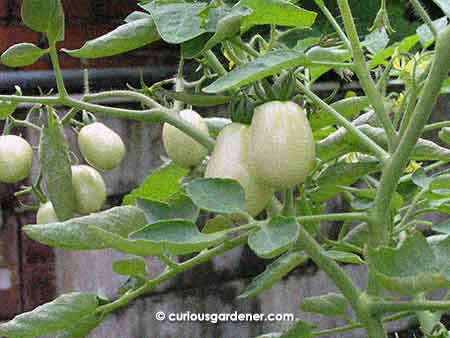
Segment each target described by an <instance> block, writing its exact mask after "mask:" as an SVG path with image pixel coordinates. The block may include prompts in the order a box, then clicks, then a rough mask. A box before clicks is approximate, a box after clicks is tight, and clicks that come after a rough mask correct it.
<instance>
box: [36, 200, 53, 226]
mask: <svg viewBox="0 0 450 338" xmlns="http://www.w3.org/2000/svg"><path fill="white" fill-rule="evenodd" d="M54 222H58V217H57V216H56V213H55V209H54V208H53V204H52V202H47V203H44V204H42V205H41V206H40V207H39V210H38V212H37V214H36V224H47V223H54Z"/></svg>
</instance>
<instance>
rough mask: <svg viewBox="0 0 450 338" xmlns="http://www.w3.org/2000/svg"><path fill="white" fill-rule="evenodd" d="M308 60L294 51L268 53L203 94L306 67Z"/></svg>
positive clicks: (237, 70)
mask: <svg viewBox="0 0 450 338" xmlns="http://www.w3.org/2000/svg"><path fill="white" fill-rule="evenodd" d="M308 63H309V60H308V58H307V57H306V56H305V54H304V53H302V52H299V51H296V50H277V51H273V52H268V53H266V54H264V55H262V56H260V57H258V58H256V59H255V60H253V61H251V62H249V63H247V64H245V65H243V66H242V67H239V68H236V69H234V70H233V71H231V72H229V73H228V74H227V75H225V76H224V77H221V78H219V79H218V80H216V81H215V82H213V83H212V84H210V85H209V86H207V87H205V88H204V89H203V91H204V92H205V93H218V92H222V91H225V90H227V89H231V88H235V89H238V88H240V87H243V86H245V85H248V84H250V83H253V82H255V81H258V80H261V79H264V78H265V77H267V76H270V75H274V74H276V73H278V72H280V71H281V70H284V69H289V68H294V67H297V66H300V65H307V64H308Z"/></svg>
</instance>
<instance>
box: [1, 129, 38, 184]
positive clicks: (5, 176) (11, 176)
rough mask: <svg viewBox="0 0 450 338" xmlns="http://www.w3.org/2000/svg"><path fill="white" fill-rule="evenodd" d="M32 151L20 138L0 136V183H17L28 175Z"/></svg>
mask: <svg viewBox="0 0 450 338" xmlns="http://www.w3.org/2000/svg"><path fill="white" fill-rule="evenodd" d="M32 161H33V149H32V148H31V146H30V144H29V143H28V142H27V141H25V140H24V139H23V138H22V137H19V136H16V135H3V136H0V182H4V183H17V182H19V181H22V180H23V179H24V178H26V177H27V176H28V175H29V174H30V170H31V164H32Z"/></svg>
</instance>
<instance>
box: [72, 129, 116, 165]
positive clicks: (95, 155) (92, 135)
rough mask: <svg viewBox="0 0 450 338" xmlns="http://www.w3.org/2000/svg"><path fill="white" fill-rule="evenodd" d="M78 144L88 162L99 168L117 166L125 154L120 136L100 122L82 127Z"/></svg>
mask: <svg viewBox="0 0 450 338" xmlns="http://www.w3.org/2000/svg"><path fill="white" fill-rule="evenodd" d="M78 145H79V147H80V151H81V154H83V157H84V159H85V160H86V162H87V163H89V164H90V165H91V166H93V167H95V168H97V169H99V170H112V169H115V168H117V167H118V166H119V165H120V163H121V162H122V160H123V157H124V155H125V145H124V144H123V141H122V139H121V138H120V136H119V135H118V134H117V133H116V132H115V131H113V130H112V129H110V128H108V127H107V126H105V125H104V124H103V123H99V122H95V123H92V124H88V125H87V126H84V127H83V128H81V130H80V133H79V134H78Z"/></svg>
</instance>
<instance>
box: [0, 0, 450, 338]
mask: <svg viewBox="0 0 450 338" xmlns="http://www.w3.org/2000/svg"><path fill="white" fill-rule="evenodd" d="M434 2H435V3H436V5H437V6H438V7H439V8H440V9H441V10H442V12H443V16H442V17H441V18H439V19H438V20H435V21H433V20H432V19H431V18H430V16H429V14H428V13H427V11H426V10H425V8H424V7H423V5H422V4H421V3H420V1H419V0H410V3H411V6H412V7H413V8H414V9H415V11H416V12H417V14H418V16H419V17H420V18H421V20H422V21H423V24H422V25H421V26H420V27H419V28H418V29H417V31H416V34H413V35H411V36H407V37H405V38H404V39H403V40H401V41H390V40H391V38H390V37H391V36H390V34H392V28H394V29H395V24H393V25H392V26H391V23H390V22H389V13H388V12H387V8H388V7H387V6H386V2H385V1H382V2H381V6H380V11H379V12H378V14H377V16H376V19H375V22H374V23H373V26H372V28H371V31H370V32H369V33H368V34H367V35H365V36H359V35H358V33H357V29H356V25H355V21H357V20H358V18H354V17H353V15H352V12H351V8H350V6H349V3H348V0H336V3H337V5H338V8H339V11H340V16H341V19H342V20H341V21H342V24H340V23H339V22H338V21H337V20H336V19H335V18H334V16H333V15H331V13H330V11H329V10H328V8H327V7H326V5H325V2H324V1H322V0H315V3H316V5H317V8H318V11H320V13H321V14H319V13H316V12H312V11H309V10H305V9H303V8H301V7H300V6H298V5H297V4H295V2H289V1H285V0H251V1H250V0H241V1H239V2H238V3H236V4H234V5H231V4H229V3H227V2H225V1H221V0H218V1H212V2H201V1H199V2H183V1H177V0H175V1H169V2H166V1H140V2H139V6H140V8H141V10H140V11H136V12H133V13H131V14H130V15H129V16H128V17H127V18H125V23H124V24H122V25H120V26H119V27H117V28H116V29H114V30H112V31H111V32H109V33H107V34H105V35H103V36H100V37H98V38H96V39H94V40H90V41H87V42H86V43H85V44H84V45H83V46H80V48H79V49H75V50H67V49H59V48H58V42H60V41H63V40H64V39H66V38H67V39H70V36H67V37H66V36H65V35H66V34H65V33H66V32H65V29H64V12H63V7H62V5H61V2H60V1H59V0H23V1H22V11H21V14H22V19H23V22H24V24H25V25H26V26H27V27H28V28H30V29H32V30H34V31H36V32H40V33H43V34H45V35H46V37H47V40H48V46H46V48H41V47H38V46H35V45H33V44H30V43H22V44H17V45H14V46H11V47H10V48H8V49H7V50H6V51H5V52H4V53H3V55H2V57H1V60H2V62H3V63H4V64H5V65H6V66H12V67H21V66H26V65H29V64H32V63H34V62H36V61H37V60H38V59H40V58H41V57H43V56H45V55H48V56H49V57H50V60H51V63H52V66H53V70H54V74H55V79H56V94H55V95H50V94H49V95H42V96H27V95H24V94H23V93H22V91H21V90H20V88H17V87H16V92H15V93H14V94H12V95H0V118H2V119H5V120H6V121H5V128H4V132H3V136H1V137H0V181H2V182H6V183H15V182H18V181H20V180H22V179H24V178H25V177H26V176H28V175H29V172H30V168H31V161H32V157H33V152H32V148H31V147H30V145H29V144H28V143H27V142H26V141H25V140H23V139H22V138H20V137H18V136H13V135H12V134H11V132H12V131H13V129H15V128H19V127H20V128H31V129H34V130H35V131H37V132H39V133H40V134H41V137H40V141H39V164H40V166H39V175H37V177H32V178H30V179H29V183H30V184H31V185H30V186H24V187H22V189H21V190H20V191H19V192H17V193H16V196H18V197H20V196H23V195H26V194H31V195H32V196H33V197H34V198H35V200H36V202H37V205H38V207H36V206H34V207H36V209H38V208H39V210H38V214H37V223H40V224H30V225H27V226H25V227H24V228H23V231H24V232H25V234H26V235H27V236H28V237H30V238H32V239H34V240H36V241H39V242H41V243H44V244H46V245H49V246H52V247H56V248H61V249H66V250H79V251H82V250H101V249H113V250H116V251H119V252H124V253H127V254H130V255H133V257H132V258H130V259H129V260H124V261H118V262H115V264H114V266H113V267H112V268H113V270H114V271H115V272H117V273H119V274H122V275H127V276H128V277H129V278H130V281H132V283H128V284H127V286H126V287H124V288H125V289H124V288H122V289H121V290H120V292H119V291H118V293H117V297H116V298H115V299H113V300H104V299H102V298H100V297H98V296H97V295H95V294H91V293H71V294H65V295H62V296H60V297H58V298H57V299H55V300H54V301H53V302H50V303H48V304H45V305H43V306H42V307H38V308H37V309H35V310H33V311H30V312H26V313H24V314H21V315H19V316H17V317H16V318H14V319H13V320H11V321H9V322H6V323H3V324H1V325H0V335H2V336H7V337H36V336H42V335H54V334H57V333H61V334H62V335H63V336H71V337H82V336H86V335H88V334H89V332H90V331H92V330H93V329H94V328H95V327H97V326H99V325H101V322H102V320H103V319H104V318H105V317H106V316H107V315H108V314H111V313H113V312H115V311H117V310H119V309H121V308H123V307H125V306H126V305H127V304H129V303H130V302H132V301H134V300H135V299H137V298H138V297H140V296H142V295H144V294H146V293H148V292H150V291H152V290H153V289H154V288H156V287H157V286H158V285H159V284H160V283H162V282H164V281H166V280H167V279H169V278H171V277H174V276H176V275H178V274H180V273H183V272H184V271H186V270H188V269H191V268H192V267H194V266H196V265H198V264H200V263H203V262H205V261H208V260H211V259H212V258H213V257H215V256H217V255H220V254H223V253H225V252H227V251H229V250H232V249H234V248H236V247H239V246H244V245H248V247H249V248H250V249H251V250H252V251H253V252H254V253H255V254H256V255H257V256H259V257H261V258H262V259H274V262H273V263H272V264H270V265H268V266H267V269H266V271H264V272H263V273H262V274H261V275H259V276H257V277H256V278H255V279H254V280H253V281H252V282H251V283H250V284H249V285H248V287H247V289H246V290H245V291H244V293H243V294H242V295H241V297H254V296H257V295H258V294H260V293H261V292H264V291H265V290H267V289H268V288H270V287H272V286H273V285H274V284H275V283H277V282H278V281H280V280H281V279H282V278H283V277H284V276H286V274H288V273H289V272H290V271H292V270H293V269H295V268H296V267H298V266H300V265H301V264H304V263H305V262H306V261H308V260H312V261H313V262H314V263H315V264H316V265H317V266H318V268H320V269H322V270H323V271H324V272H325V273H326V274H327V275H328V276H329V278H330V279H331V280H333V282H334V283H335V285H336V287H337V289H338V290H339V292H340V293H339V294H336V293H333V294H324V295H321V296H320V297H311V298H307V299H302V301H301V304H300V308H301V309H302V310H303V311H305V312H313V313H319V314H321V315H324V316H329V317H339V318H341V319H342V318H344V319H345V320H346V321H348V322H349V323H348V324H347V325H345V326H342V327H334V328H330V329H328V330H325V331H321V330H316V329H314V325H312V324H311V323H305V322H303V321H298V322H296V323H294V325H293V326H292V327H291V328H288V329H287V330H286V331H285V332H273V333H269V334H268V335H269V336H270V337H282V338H287V337H299V338H300V337H301V338H311V337H318V336H321V335H325V334H328V335H329V334H337V333H340V332H344V331H350V330H353V329H356V328H363V329H364V330H365V331H366V334H367V337H369V338H384V337H387V332H386V329H385V324H386V323H387V322H392V321H397V320H400V319H402V318H405V317H411V316H415V317H416V318H417V320H418V321H419V323H420V329H421V331H422V333H423V335H424V336H426V337H440V338H444V337H449V336H450V333H449V331H448V329H447V328H446V327H445V326H444V324H443V323H442V322H441V319H442V318H441V317H442V315H443V313H445V312H446V311H449V310H450V301H449V300H448V296H445V297H444V298H442V299H440V300H431V299H430V298H429V293H430V292H432V291H434V290H436V289H447V290H449V289H450V265H449V261H450V260H449V258H450V225H449V223H448V221H447V222H444V223H441V224H435V223H433V222H430V221H427V220H424V219H423V218H422V216H423V215H424V214H428V213H430V212H433V213H442V214H447V215H448V214H450V207H449V206H450V204H449V201H450V189H449V174H448V164H449V163H450V149H448V144H449V139H450V137H449V135H450V129H449V128H450V121H439V122H435V123H430V122H429V120H430V116H431V113H432V111H433V108H434V107H435V105H436V102H437V100H438V98H439V96H441V95H445V94H448V93H449V88H450V79H449V71H450V44H449V41H450V25H449V18H450V10H449V6H448V1H444V0H434ZM318 15H323V16H324V17H325V18H326V19H327V20H328V21H329V22H330V25H331V26H332V27H333V28H334V29H335V31H336V34H335V35H333V36H324V37H312V36H311V37H307V38H305V39H300V40H297V38H292V36H296V35H295V33H297V32H298V30H299V29H300V30H304V29H305V28H308V27H311V26H313V25H314V22H315V19H316V17H317V16H318ZM254 27H258V30H255V29H252V28H254ZM292 39H294V41H292ZM158 40H163V41H164V42H165V43H168V44H173V45H178V46H180V63H179V66H178V72H177V74H176V75H175V76H173V77H171V78H169V79H165V80H163V81H160V82H156V83H153V84H152V85H151V86H148V85H147V84H145V83H144V82H141V86H140V88H131V87H129V88H128V89H124V90H111V91H103V92H99V93H90V94H86V95H84V96H83V97H82V98H81V99H78V98H75V97H74V96H73V95H71V94H70V93H69V92H68V91H67V88H66V86H65V83H64V78H63V74H62V72H61V69H60V65H59V55H60V53H66V54H68V55H70V56H72V57H75V58H83V59H95V58H102V57H112V56H115V55H119V54H123V53H126V52H128V51H130V50H134V49H137V48H140V47H143V46H146V45H149V44H152V43H153V42H155V41H158ZM289 40H290V41H289ZM224 61H225V62H226V63H224ZM185 62H190V63H193V64H195V65H197V68H195V71H194V73H192V72H188V71H187V67H185ZM330 72H334V73H335V74H336V76H339V77H340V78H341V79H342V81H350V80H352V81H357V83H358V85H359V87H360V89H361V91H360V92H359V94H357V93H355V92H349V93H346V95H345V97H343V98H342V97H339V95H337V94H336V93H337V89H338V88H336V90H335V93H333V95H330V96H329V97H327V98H322V97H320V96H319V95H317V94H316V92H315V91H316V87H315V84H316V82H317V80H318V79H319V78H320V77H321V76H322V75H323V74H327V73H330ZM392 80H395V83H396V86H391V82H392ZM116 97H126V98H127V99H130V100H133V101H136V102H137V103H139V104H140V105H141V107H142V108H141V109H124V108H120V107H111V106H105V105H103V104H101V100H103V99H105V98H116ZM19 103H28V104H31V105H32V108H31V109H30V111H29V113H28V114H27V115H26V117H25V118H24V119H19V118H17V116H16V117H15V114H14V112H15V109H16V107H17V105H18V104H19ZM227 104H228V109H227V110H226V113H227V116H226V117H206V114H204V113H203V111H205V109H209V110H210V111H218V110H219V109H222V110H223V108H224V107H225V108H226V105H227ZM56 106H58V107H59V106H64V107H66V108H68V109H69V110H68V113H66V114H65V115H62V114H58V113H57V112H56V111H55V109H54V108H55V107H56ZM194 109H195V110H194ZM36 112H40V113H39V116H40V117H41V118H40V119H37V120H39V121H40V122H38V123H37V122H36V119H32V118H31V115H33V114H34V113H36ZM78 112H80V113H78ZM199 112H201V113H199ZM102 116H108V117H112V118H119V119H128V120H134V121H140V122H144V123H160V124H162V125H163V127H162V128H163V133H162V139H163V143H164V147H165V150H166V152H167V155H168V157H169V160H168V161H167V163H164V165H162V166H161V167H160V168H158V169H157V170H155V171H154V172H153V173H151V174H150V175H149V176H148V177H147V178H146V179H145V180H144V182H142V184H141V185H140V186H138V187H137V188H136V189H134V190H133V191H132V192H130V193H129V194H128V195H126V196H125V198H124V200H123V203H122V205H121V206H118V207H114V208H110V209H107V210H103V208H104V204H105V201H106V194H107V193H106V186H105V183H104V181H103V178H102V175H101V174H100V173H99V172H98V171H97V170H96V169H94V167H95V168H97V169H99V170H110V169H113V168H116V167H117V166H120V164H121V162H122V158H123V157H124V156H125V147H124V144H123V142H122V140H121V139H120V137H119V136H118V135H117V134H116V133H115V132H114V131H112V130H111V129H109V128H108V127H106V126H105V125H103V124H102V123H101V122H95V123H92V122H93V120H95V119H96V118H99V119H100V118H101V117H102ZM208 116H209V115H208ZM67 127H72V128H75V129H76V130H79V139H78V140H79V148H80V150H81V153H82V155H83V157H84V159H85V160H86V161H87V163H88V164H89V165H84V164H81V165H80V164H78V163H77V162H76V160H75V159H74V158H73V156H71V151H70V146H69V144H68V142H67V140H66V137H65V128H67ZM429 131H438V134H439V137H440V140H441V141H443V142H442V143H440V144H439V143H437V142H436V140H433V139H427V138H426V136H427V135H428V134H426V133H425V132H429ZM336 196H341V197H342V198H343V199H344V200H345V201H346V202H347V203H346V204H347V207H346V209H345V210H340V212H333V213H324V210H325V203H327V202H328V201H330V200H331V199H333V198H334V197H336ZM30 207H33V206H30ZM202 211H208V212H211V213H213V214H217V215H216V217H215V218H214V219H213V220H212V221H210V222H208V223H207V225H206V226H205V228H203V229H202V231H200V228H199V225H198V224H197V220H198V218H199V214H200V212H202ZM325 221H335V222H343V224H342V225H341V226H340V227H339V231H338V232H339V234H338V236H337V239H335V238H329V237H328V236H327V235H326V234H324V233H322V231H321V227H320V225H321V223H322V222H325ZM422 225H426V226H428V231H426V232H424V231H422V229H423V227H421V226H422ZM336 226H337V225H336ZM187 254H189V255H192V258H190V259H189V260H187V261H184V262H182V263H176V262H175V260H173V259H172V257H173V256H177V255H187ZM145 256H155V257H157V258H159V259H160V260H161V261H162V262H163V263H164V264H165V265H167V267H166V269H165V270H164V271H163V272H162V273H161V274H160V275H158V276H157V277H155V278H149V276H148V273H147V268H146V263H145V261H144V260H143V259H142V257H145ZM341 262H345V263H349V262H350V263H354V264H361V265H363V266H364V267H365V268H366V270H367V274H368V284H367V287H365V288H363V289H361V288H359V287H357V286H356V285H355V283H354V282H353V280H352V278H351V277H352V276H349V275H348V274H347V273H346V272H345V270H344V269H343V268H342V266H341V265H340V263H341ZM387 292H389V296H387V294H388V293H387ZM404 296H407V297H406V298H405V297H404ZM349 309H351V310H352V312H351V316H348V314H349V313H350V312H349V311H348V310H349ZM118 334H120V333H118Z"/></svg>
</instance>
